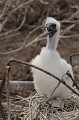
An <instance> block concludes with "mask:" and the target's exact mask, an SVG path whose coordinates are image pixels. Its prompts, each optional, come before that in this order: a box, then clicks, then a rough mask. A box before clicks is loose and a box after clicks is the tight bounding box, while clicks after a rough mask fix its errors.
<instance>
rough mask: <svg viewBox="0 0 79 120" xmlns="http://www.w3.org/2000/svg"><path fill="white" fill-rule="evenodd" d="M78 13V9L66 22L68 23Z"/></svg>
mask: <svg viewBox="0 0 79 120" xmlns="http://www.w3.org/2000/svg"><path fill="white" fill-rule="evenodd" d="M78 13H79V9H78V10H77V11H76V12H75V13H74V14H72V15H71V16H70V18H69V19H68V20H69V21H70V20H72V19H73V18H74V17H75V16H76V15H77V14H78Z"/></svg>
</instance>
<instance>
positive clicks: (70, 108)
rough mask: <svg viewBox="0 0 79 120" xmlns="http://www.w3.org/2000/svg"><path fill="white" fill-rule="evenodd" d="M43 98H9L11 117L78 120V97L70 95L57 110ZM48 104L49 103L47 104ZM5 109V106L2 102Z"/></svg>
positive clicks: (37, 96)
mask: <svg viewBox="0 0 79 120" xmlns="http://www.w3.org/2000/svg"><path fill="white" fill-rule="evenodd" d="M46 99H47V98H46V97H45V96H39V95H38V94H34V95H31V96H30V97H27V98H23V97H21V96H13V95H12V96H11V114H12V115H11V117H12V119H15V120H17V119H21V120H79V97H78V96H77V95H75V94H73V93H72V94H71V96H70V98H69V99H65V100H64V107H63V108H59V107H55V106H53V104H54V102H53V101H54V100H52V101H51V104H48V103H46ZM49 103H50V102H49ZM3 105H4V107H5V108H6V109H7V104H6V102H5V101H4V102H3Z"/></svg>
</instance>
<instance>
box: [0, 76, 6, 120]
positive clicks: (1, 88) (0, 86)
mask: <svg viewBox="0 0 79 120" xmlns="http://www.w3.org/2000/svg"><path fill="white" fill-rule="evenodd" d="M4 85H5V75H4V77H3V80H2V82H1V85H0V111H1V114H2V117H3V120H6V115H5V112H4V109H3V105H2V103H1V93H2V90H3V88H4Z"/></svg>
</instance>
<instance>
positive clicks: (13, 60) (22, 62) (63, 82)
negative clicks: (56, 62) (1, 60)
mask: <svg viewBox="0 0 79 120" xmlns="http://www.w3.org/2000/svg"><path fill="white" fill-rule="evenodd" d="M11 62H18V63H20V64H25V65H28V66H30V67H34V68H35V69H38V70H40V71H42V72H44V73H46V74H47V75H49V76H51V77H54V78H55V79H57V80H58V81H59V82H60V83H62V84H63V85H65V86H66V87H67V88H69V89H70V90H71V91H72V92H73V93H75V94H76V95H78V96H79V93H78V92H76V91H74V89H72V88H71V87H70V86H69V85H68V84H66V83H65V81H64V80H61V79H59V78H58V77H57V76H55V75H53V74H51V73H49V72H47V71H46V70H44V69H42V68H39V67H37V66H34V65H31V64H30V63H28V62H24V61H20V60H17V59H14V58H13V59H10V60H9V62H8V63H7V65H9V66H10V63H11Z"/></svg>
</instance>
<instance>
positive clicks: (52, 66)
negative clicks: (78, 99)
mask: <svg viewBox="0 0 79 120" xmlns="http://www.w3.org/2000/svg"><path fill="white" fill-rule="evenodd" d="M45 29H46V31H47V33H48V34H47V45H46V47H43V48H42V49H41V52H40V54H39V55H37V56H36V57H35V58H34V59H33V60H32V62H31V63H32V65H35V66H38V67H40V68H42V69H44V70H46V71H48V72H50V73H52V74H53V75H55V76H57V77H58V78H60V79H61V78H62V76H63V79H64V81H65V82H66V83H67V84H68V85H69V86H70V87H72V84H73V83H72V80H71V79H70V78H69V77H68V76H67V75H64V74H65V73H66V72H67V71H69V72H70V74H71V75H72V76H73V72H72V67H71V65H70V64H68V63H67V62H66V61H65V60H64V59H62V58H61V57H60V54H59V53H58V51H57V50H56V48H57V46H58V42H59V35H60V22H58V21H57V20H55V19H54V18H52V17H48V18H47V19H46V22H45ZM32 73H33V78H34V85H35V89H36V91H37V93H38V94H39V95H46V96H47V97H50V95H51V93H52V92H53V90H54V88H55V87H56V86H57V84H58V80H56V79H55V78H53V77H51V76H49V75H47V74H45V73H43V72H42V71H39V70H37V69H35V68H32ZM70 93H71V90H70V89H68V88H67V87H66V86H64V85H63V84H62V83H60V85H59V87H58V88H57V89H56V91H55V92H54V94H53V95H52V97H60V98H68V97H69V96H70Z"/></svg>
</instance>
